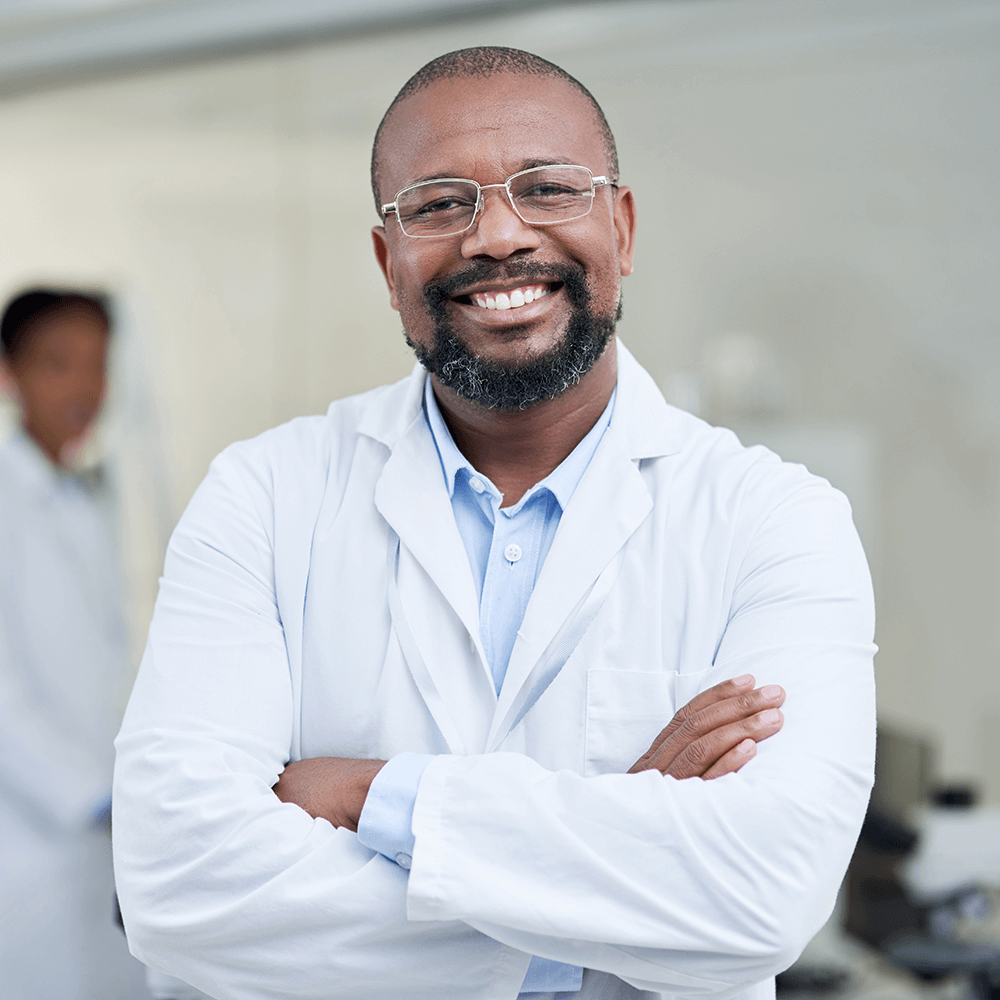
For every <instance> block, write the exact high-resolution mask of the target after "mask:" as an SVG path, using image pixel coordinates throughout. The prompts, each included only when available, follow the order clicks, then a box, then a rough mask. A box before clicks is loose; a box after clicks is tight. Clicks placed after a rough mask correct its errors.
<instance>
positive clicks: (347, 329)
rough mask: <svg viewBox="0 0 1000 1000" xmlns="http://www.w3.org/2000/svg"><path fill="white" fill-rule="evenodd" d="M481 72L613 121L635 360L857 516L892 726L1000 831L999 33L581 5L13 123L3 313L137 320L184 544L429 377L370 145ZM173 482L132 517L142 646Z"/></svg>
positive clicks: (3, 197) (351, 46) (120, 95)
mask: <svg viewBox="0 0 1000 1000" xmlns="http://www.w3.org/2000/svg"><path fill="white" fill-rule="evenodd" d="M479 43H498V44H510V45H517V46H521V47H525V48H529V49H532V50H534V51H536V52H538V53H540V54H541V55H544V56H547V57H548V58H551V59H553V60H555V61H556V62H558V63H560V64H561V65H563V66H565V67H566V68H567V69H568V70H569V71H570V72H572V73H574V74H576V75H577V76H579V77H580V78H581V79H582V80H583V81H584V82H585V83H586V84H587V85H588V86H589V87H590V88H591V89H592V90H593V92H594V93H595V94H596V96H597V97H598V99H599V100H600V101H601V102H602V104H603V105H604V107H605V110H606V111H607V113H608V117H609V119H610V120H611V123H612V126H613V128H614V129H615V131H616V134H617V136H618V140H619V146H620V152H621V159H622V176H623V179H624V180H625V181H626V182H629V183H631V184H632V185H633V187H634V188H635V191H636V196H637V199H638V202H639V206H640V210H641V217H640V222H641V229H640V235H639V247H638V262H637V270H636V274H635V275H634V276H633V277H632V278H630V279H629V281H628V282H627V285H626V303H625V304H626V318H625V321H624V323H623V325H622V328H621V333H622V336H623V338H624V339H625V340H626V342H627V343H628V344H629V345H630V346H631V347H632V349H633V351H634V352H635V353H636V354H637V355H638V356H639V358H640V360H642V361H643V362H644V363H645V364H646V365H647V366H648V367H649V369H650V370H651V372H652V373H653V374H654V376H655V377H656V378H657V379H658V380H659V382H660V383H661V385H662V386H663V387H664V389H665V390H666V391H667V392H668V395H670V396H671V397H672V398H674V399H675V400H677V401H680V402H687V403H688V404H689V405H691V406H693V407H695V408H697V409H698V410H700V412H701V413H702V414H703V415H704V416H705V417H706V418H708V419H710V420H712V421H713V422H723V423H728V424H731V425H733V426H735V427H737V429H738V430H740V432H741V433H742V434H743V435H744V437H745V438H746V439H748V440H749V439H753V440H760V441H764V442H767V443H771V444H772V445H773V446H774V447H776V448H778V450H780V451H782V452H783V453H784V454H785V455H786V456H787V457H790V458H795V459H802V460H805V461H807V464H810V466H811V467H813V468H814V471H817V472H820V473H822V474H825V475H828V476H829V477H830V478H831V479H832V480H833V481H834V482H835V484H837V485H841V486H842V487H843V488H845V490H847V491H848V492H849V494H850V495H851V497H852V500H853V502H854V503H855V507H856V511H857V520H858V523H859V527H860V529H861V531H862V534H863V536H864V538H865V542H866V546H867V547H868V549H869V552H870V554H871V558H872V563H873V570H874V574H875V581H876V589H877V600H878V613H879V625H878V641H879V643H880V645H881V652H880V654H879V658H878V664H877V669H878V681H879V688H880V704H881V710H882V713H883V715H884V717H885V718H887V719H889V720H892V721H895V722H896V723H897V724H903V725H908V726H912V727H915V728H919V729H922V730H926V731H928V732H930V733H931V734H933V735H934V736H935V737H936V738H937V739H938V740H939V741H940V744H941V750H942V756H941V764H942V769H943V772H944V774H945V776H947V777H952V778H964V777H971V778H974V779H976V780H979V781H980V782H981V783H983V785H984V786H985V787H986V788H987V789H988V792H989V795H990V797H991V799H992V800H993V801H994V802H1000V779H998V777H997V774H996V772H997V770H998V768H997V765H998V764H1000V736H998V732H1000V670H998V669H997V668H998V666H1000V626H998V619H1000V544H998V509H1000V508H998V493H1000V490H998V486H1000V481H998V458H1000V393H998V388H1000V337H998V330H997V323H998V321H997V316H998V315H1000V308H998V307H1000V301H998V297H1000V295H998V292H997V290H996V289H997V286H998V285H1000V282H997V280H996V277H995V272H996V260H997V252H998V250H1000V199H998V195H997V178H998V176H1000V139H998V136H1000V129H998V128H997V127H996V120H995V119H996V107H997V105H998V98H1000V58H998V56H1000V8H997V6H996V5H993V4H977V3H971V2H966V0H934V2H921V0H908V2H905V3H903V2H892V0H886V2H883V3H880V4H877V5H876V4H870V3H868V2H864V0H829V2H825V3H822V4H801V3H798V2H794V0H790V2H771V0H712V2H703V3H690V2H669V3H661V2H650V0H647V2H642V3H616V4H609V5H601V4H588V5H586V6H582V7H579V8H573V7H567V6H562V7H554V8H551V9H549V10H543V11H540V12H535V13H524V14H521V15H518V16H510V15H506V16H504V17H503V18H502V19H498V20H496V21H487V20H482V21H478V22H472V21H466V22H463V23H462V24H460V25H459V26H457V27H455V28H454V29H452V30H444V29H442V28H440V27H435V28H434V29H428V30H424V31H410V32H407V33H405V34H399V35H390V36H382V37H378V38H363V39H360V40H359V39H354V40H351V41H347V42H343V43H339V44H324V45H322V46H317V47H312V48H299V49H292V50H287V51H284V52H281V53H277V54H273V55H262V56H255V57H247V58H244V59H234V60H230V61H221V62H216V63H209V64H202V65H198V66H193V67H183V68H177V69H173V70H168V71H165V70H160V71H157V72H155V73H153V72H151V73H149V74H146V75H137V76H131V77H129V78H122V79H112V80H108V81H104V82H99V83H90V84H86V85H80V86H77V87H73V88H64V89H59V90H52V91H49V92H44V93H37V94H33V95H26V96H21V97H17V98H10V99H7V100H5V101H3V102H0V135H2V136H3V141H2V142H0V175H2V177H3V182H2V185H0V227H2V241H0V292H2V293H3V294H7V293H8V292H9V291H11V290H13V289H15V288H16V287H18V286H20V285H21V284H23V283H24V282H26V281H29V280H34V279H39V278H56V279H60V280H85V281H90V282H103V283H106V284H108V285H109V286H110V287H111V288H113V289H114V290H115V291H116V292H117V293H118V294H119V296H120V297H121V300H122V302H123V305H124V307H125V312H126V314H127V322H126V323H125V324H124V325H125V327H126V328H127V329H126V331H125V333H126V335H127V338H128V340H129V343H130V345H131V347H130V352H131V353H130V354H129V356H130V357H131V358H132V361H131V362H128V363H126V364H125V365H124V371H125V372H126V374H127V376H128V378H127V380H126V381H127V383H128V386H129V388H127V389H126V390H125V391H124V392H123V393H122V396H123V398H125V397H127V398H128V399H130V400H131V403H129V405H128V406H125V407H124V412H126V413H127V412H132V411H130V410H129V406H131V407H132V409H133V410H135V409H136V408H138V409H139V410H142V408H143V406H145V410H144V411H143V413H144V416H143V420H140V421H138V422H133V430H134V428H135V427H140V428H145V429H146V430H143V431H142V433H146V431H147V430H148V429H149V428H154V429H155V425H156V419H155V418H156V416H157V414H154V413H153V412H152V410H151V409H150V408H149V404H148V400H149V398H152V399H153V400H154V401H155V403H156V407H157V409H158V418H159V421H160V423H161V426H162V445H163V461H162V466H163V468H164V469H165V473H166V480H167V481H168V483H169V490H170V496H169V499H168V501H167V511H168V513H167V514H166V515H165V516H166V519H167V520H169V519H170V518H172V517H175V516H176V515H177V514H178V513H179V511H180V510H181V509H182V507H183V504H184V503H185V502H186V500H187V498H188V497H189V496H190V494H191V492H192V491H193V489H194V488H195V486H196V485H197V483H198V481H199V480H200V478H201V477H202V475H203V474H204V472H205V469H206V467H207V464H208V462H209V461H210V459H211V457H212V455H214V454H215V453H216V452H217V451H218V450H219V449H221V448H222V447H224V446H225V445H226V444H227V443H228V442H230V441H232V440H235V439H237V438H241V437H246V436H249V435H252V434H255V433H257V432H259V431H261V430H263V429H264V428H266V427H268V426H271V425H273V424H274V423H277V422H279V421H282V420H285V419H287V418H289V417H291V416H294V415H296V414H299V413H311V412H317V411H321V410H324V409H325V408H326V406H327V404H328V402H329V400H330V399H332V398H334V397H337V396H341V395H344V394H347V393H350V392H355V391H358V390H360V389H364V388H367V387H370V386H373V385H376V384H378V383H380V382H383V381H386V380H390V379H395V378H397V377H400V376H401V375H403V374H405V373H406V372H407V371H408V370H409V368H410V364H411V362H410V359H409V357H408V353H407V351H406V349H405V346H404V345H403V344H402V338H401V336H400V333H399V324H398V321H397V318H396V316H395V314H394V313H393V312H391V310H390V309H389V308H388V304H387V301H386V295H385V292H384V287H383V285H382V280H381V276H380V275H379V273H378V271H377V268H376V265H375V263H374V260H373V258H372V255H371V251H370V244H369V237H368V230H369V228H370V226H371V225H372V224H373V223H374V222H375V221H376V220H375V216H374V210H373V208H372V204H371V199H370V194H369V192H368V189H367V158H368V152H369V144H370V140H371V135H372V133H373V130H374V127H375V125H376V124H377V122H378V119H379V117H380V115H381V112H382V110H383V109H384V107H385V106H386V104H387V103H388V101H389V100H390V99H391V97H392V95H393V93H394V92H395V90H396V89H397V88H398V86H399V85H400V84H401V83H402V82H403V80H404V79H405V77H406V76H408V75H409V74H410V73H411V72H412V71H413V70H415V69H416V68H418V67H419V66H420V65H421V64H422V63H423V62H425V61H426V60H427V59H429V58H431V57H433V56H434V55H436V54H439V53H440V52H442V51H446V50H447V49H450V48H456V47H460V46H462V45H468V44H479ZM144 399H145V400H146V402H145V403H143V402H142V401H143V400H144ZM125 423H126V424H128V421H125ZM136 433H139V432H135V433H133V437H135V434H136ZM149 433H152V431H149ZM140 436H141V434H140ZM139 450H140V451H141V450H142V449H139ZM147 452H148V453H147V454H146V456H145V457H146V460H147V464H149V463H150V462H151V463H152V465H155V464H156V462H155V461H152V460H151V459H150V454H152V455H154V457H155V454H156V449H155V448H152V447H151V448H150V449H147ZM151 476H154V472H150V471H149V470H148V469H147V470H146V471H144V472H141V473H139V474H135V475H133V480H134V481H133V482H132V486H131V487H130V493H129V496H130V497H131V498H132V503H131V511H132V513H131V515H130V516H131V522H130V524H131V528H130V531H131V536H132V537H133V538H135V539H139V540H142V539H145V541H144V542H143V544H142V545H133V546H132V548H131V551H132V558H131V572H132V574H133V580H134V581H135V585H136V593H137V594H139V598H137V605H136V612H135V613H136V617H137V620H143V619H144V616H145V615H148V607H149V601H150V600H151V597H152V594H153V591H154V589H155V576H156V572H157V565H156V564H157V562H158V558H159V557H158V554H157V545H156V544H155V543H151V542H150V541H149V539H150V537H152V536H153V535H155V530H154V528H152V527H150V525H149V524H148V523H147V522H148V521H149V517H148V516H147V514H146V513H145V511H146V507H147V506H148V503H149V498H150V495H151V494H153V495H154V499H157V500H160V499H162V495H163V489H162V488H161V487H159V486H157V485H155V483H154V484H153V485H150V482H151V480H150V477H151Z"/></svg>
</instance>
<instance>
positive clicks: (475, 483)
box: [469, 476, 486, 493]
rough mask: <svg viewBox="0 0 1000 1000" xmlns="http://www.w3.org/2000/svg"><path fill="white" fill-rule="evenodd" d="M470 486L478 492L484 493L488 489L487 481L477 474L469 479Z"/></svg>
mask: <svg viewBox="0 0 1000 1000" xmlns="http://www.w3.org/2000/svg"><path fill="white" fill-rule="evenodd" d="M469 488H470V489H473V490H475V491H476V492H477V493H482V492H483V491H484V490H485V489H486V483H484V482H483V481H482V480H481V479H479V478H478V477H476V476H473V477H472V478H471V479H470V480H469Z"/></svg>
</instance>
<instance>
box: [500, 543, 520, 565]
mask: <svg viewBox="0 0 1000 1000" xmlns="http://www.w3.org/2000/svg"><path fill="white" fill-rule="evenodd" d="M503 554H504V556H505V557H506V559H508V560H509V561H510V562H512V563H513V562H517V561H518V559H520V558H521V546H520V545H518V544H517V542H511V543H510V545H508V546H507V548H505V549H504V550H503Z"/></svg>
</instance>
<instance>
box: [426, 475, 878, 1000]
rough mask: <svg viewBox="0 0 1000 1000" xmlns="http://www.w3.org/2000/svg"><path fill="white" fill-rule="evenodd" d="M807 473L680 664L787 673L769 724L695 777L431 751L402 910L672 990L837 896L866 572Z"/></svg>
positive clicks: (756, 966) (779, 946)
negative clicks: (723, 762) (749, 757)
mask: <svg viewBox="0 0 1000 1000" xmlns="http://www.w3.org/2000/svg"><path fill="white" fill-rule="evenodd" d="M816 483H817V485H815V486H810V487H806V488H804V489H802V490H800V491H798V492H797V493H796V494H794V495H793V496H791V497H789V498H787V499H786V500H784V501H782V502H780V503H779V504H777V506H776V507H775V508H774V509H771V510H770V511H768V512H766V516H763V517H762V519H761V520H760V523H759V524H757V525H756V527H755V528H754V530H753V531H752V532H751V533H750V534H749V537H750V539H751V540H750V541H749V542H748V543H747V545H746V546H745V551H743V552H737V553H735V554H734V555H735V557H736V559H737V562H736V565H735V566H734V567H733V579H734V583H733V586H732V600H731V602H730V604H729V606H728V607H727V608H726V609H724V610H725V617H724V619H723V622H722V625H723V628H722V629H721V636H722V637H721V641H720V643H719V646H718V650H717V653H716V655H715V658H714V662H713V663H712V665H711V668H710V669H707V670H705V671H702V672H701V673H700V675H699V676H698V677H697V678H695V679H694V680H687V679H685V678H683V677H681V678H678V690H677V698H676V703H677V705H683V704H685V703H686V702H688V701H689V700H690V699H691V698H692V697H693V696H694V695H695V694H696V693H697V692H698V691H699V690H704V689H705V688H707V687H710V686H711V685H713V684H715V683H717V682H718V681H721V680H723V679H725V678H728V677H733V676H737V675H739V674H742V673H745V672H751V673H753V674H754V675H755V677H756V678H757V681H758V683H759V684H764V683H779V684H781V685H783V686H784V687H785V689H786V691H787V701H786V703H785V706H784V713H785V719H786V722H785V725H784V728H783V729H782V731H781V732H780V733H779V734H777V735H775V736H774V737H772V738H771V739H770V740H767V741H766V742H764V743H763V744H761V745H760V747H759V752H758V755H757V757H756V758H755V759H754V760H753V761H751V762H750V763H749V764H748V765H747V766H746V767H745V768H744V769H743V770H742V771H741V772H740V773H738V774H733V775H728V776H726V777H723V778H721V779H717V780H714V781H708V782H706V781H702V780H701V779H697V778H695V779H689V780H684V781H677V780H675V779H673V778H669V777H663V776H661V775H660V774H659V773H658V772H655V771H648V772H644V773H641V774H637V775H627V774H605V775H600V776H594V777H582V776H581V775H579V774H576V773H572V772H569V771H560V772H551V771H547V770H546V769H544V768H543V767H541V766H539V765H538V764H537V763H535V762H533V761H532V760H529V759H527V758H526V757H524V756H521V755H517V754H504V753H498V754H492V755H485V756H476V757H466V758H456V757H440V758H438V759H436V760H435V761H434V762H432V763H431V764H430V765H429V766H428V768H427V770H426V771H425V772H424V776H423V779H422V781H421V785H420V790H419V793H418V795H417V801H416V807H415V811H414V820H413V829H414V833H415V835H416V844H415V850H414V854H413V862H412V868H411V872H410V879H409V886H408V893H407V904H408V913H409V916H410V918H411V919H412V920H415V921H420V920H446V919H451V920H464V921H467V922H468V923H470V924H471V925H472V926H474V927H477V928H479V929H480V930H482V931H484V932H485V933H488V934H490V935H492V936H493V937H495V938H496V939H497V940H500V941H503V942H505V943H507V944H510V945H512V946H514V947H517V948H521V949H524V950H525V951H530V952H532V953H534V954H538V955H543V956H546V957H548V958H553V959H557V960H559V961H563V962H569V963H572V964H580V965H584V966H587V967H590V968H596V969H601V970H604V971H607V972H611V973H614V974H616V975H618V976H620V977H621V978H622V979H624V980H626V981H627V982H629V983H631V984H632V985H634V986H636V987H639V988H643V989H648V990H660V991H663V992H668V993H671V994H675V995H691V996H698V995H705V994H709V995H716V996H720V997H725V996H732V995H734V994H736V993H739V992H740V991H742V990H743V989H746V988H747V987H748V986H750V985H751V984H753V983H756V982H759V981H762V980H764V979H766V978H768V977H769V976H772V975H774V974H775V973H776V972H778V971H780V970H781V969H783V968H785V967H787V966H788V965H789V964H791V962H792V961H794V959H795V958H796V957H797V955H798V954H799V952H800V951H801V949H802V948H803V947H804V945H805V944H806V943H807V942H808V940H809V939H810V937H811V936H812V935H813V934H815V933H816V931H817V930H818V929H819V927H820V926H822V924H823V923H824V921H825V920H826V918H827V917H828V915H829V913H830V911H831V909H832V906H833V902H834V900H835V896H836V892H837V889H838V887H839V884H840V881H841V878H842V876H843V873H844V871H845V869H846V866H847V862H848V861H849V859H850V855H851V852H852V850H853V846H854V843H855V840H856V838H857V834H858V831H859V829H860V825H861V822H862V819H863V815H864V812H865V807H866V803H867V799H868V794H869V791H870V787H871V782H872V778H873V759H874V685H873V677H872V656H873V653H874V646H873V644H872V633H873V628H874V610H873V600H872V593H871V584H870V580H869V576H868V570H867V565H866V562H865V559H864V554H863V552H862V550H861V546H860V543H859V541H858V538H857V535H856V532H855V530H854V526H853V523H852V521H851V516H850V508H849V505H848V504H847V501H846V499H845V498H844V497H843V496H842V495H841V494H839V493H837V492H836V491H833V490H832V489H830V488H828V487H826V485H825V484H822V483H820V482H819V481H816ZM666 721H668V720H664V722H666Z"/></svg>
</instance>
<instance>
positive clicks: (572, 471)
mask: <svg viewBox="0 0 1000 1000" xmlns="http://www.w3.org/2000/svg"><path fill="white" fill-rule="evenodd" d="M617 394H618V389H617V387H616V388H615V390H614V391H613V392H612V393H611V399H609V400H608V405H607V406H606V407H605V408H604V412H603V413H602V414H601V415H600V416H599V417H598V418H597V422H596V423H595V424H594V426H593V427H591V429H590V430H589V431H588V432H587V434H586V435H585V436H584V438H583V440H582V441H581V442H580V443H579V444H578V445H577V446H576V447H575V448H574V449H573V450H572V451H571V452H570V453H569V455H567V456H566V458H565V459H563V461H562V462H560V463H559V465H558V466H557V467H556V468H555V469H553V470H552V472H550V473H549V475H547V476H546V477H545V478H544V479H543V480H541V481H540V482H538V483H536V484H535V485H534V486H532V487H531V489H530V490H528V492H527V493H525V495H524V496H523V497H522V498H521V499H520V500H519V501H518V503H517V504H516V506H515V507H514V508H512V510H511V512H515V511H516V510H518V509H520V508H521V507H522V506H523V505H524V503H525V502H526V501H527V500H529V499H530V498H531V497H532V496H534V495H535V494H536V493H538V492H539V491H541V490H543V489H547V490H549V491H550V492H551V493H552V495H553V496H554V497H555V498H556V501H557V502H558V504H559V506H560V507H561V508H562V509H563V510H565V509H566V506H567V504H568V503H569V500H570V497H571V496H572V495H573V492H574V491H575V490H576V487H577V486H578V485H579V482H580V480H581V479H582V478H583V474H584V472H586V471H587V466H588V465H590V460H591V459H592V458H593V457H594V452H595V451H597V446H598V445H599V444H600V443H601V438H602V437H603V436H604V432H605V431H606V430H607V429H608V425H609V424H610V423H611V415H612V413H613V412H614V408H615V396H616V395H617ZM424 412H425V413H426V414H427V423H428V424H429V426H430V429H431V436H432V437H433V438H434V444H435V445H437V450H438V455H439V456H440V458H441V470H442V472H443V473H444V480H445V485H446V486H447V488H448V495H449V496H450V497H454V495H455V482H456V476H458V474H459V473H462V472H464V473H466V475H467V476H478V477H479V478H480V479H482V480H483V482H484V483H489V482H490V481H489V479H487V478H486V476H484V475H483V474H482V473H481V472H478V471H477V470H476V469H474V468H473V467H472V465H471V464H470V463H469V460H468V459H467V458H466V457H465V456H464V455H463V454H462V453H461V452H460V451H459V450H458V445H456V444H455V439H454V438H453V437H452V436H451V431H450V430H448V425H447V424H446V423H445V422H444V417H443V416H442V415H441V410H440V408H439V407H438V404H437V400H436V399H435V398H434V390H433V388H432V386H431V378H430V375H428V376H427V379H426V381H425V383H424ZM494 488H495V487H494Z"/></svg>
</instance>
